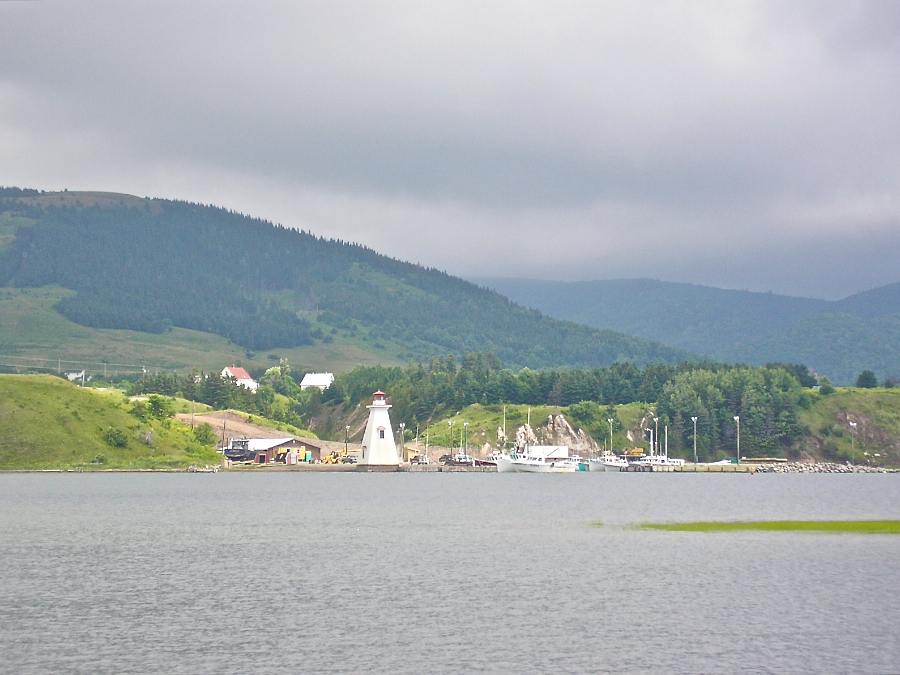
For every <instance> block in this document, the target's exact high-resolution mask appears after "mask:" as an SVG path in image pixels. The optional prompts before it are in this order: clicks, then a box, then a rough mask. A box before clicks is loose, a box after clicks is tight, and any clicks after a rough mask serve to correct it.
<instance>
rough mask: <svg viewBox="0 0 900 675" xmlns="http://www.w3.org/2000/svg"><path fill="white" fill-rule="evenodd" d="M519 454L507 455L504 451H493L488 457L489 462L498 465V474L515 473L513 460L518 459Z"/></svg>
mask: <svg viewBox="0 0 900 675" xmlns="http://www.w3.org/2000/svg"><path fill="white" fill-rule="evenodd" d="M518 457H519V455H518V454H517V453H513V454H511V455H510V454H507V453H505V452H503V451H502V450H492V451H491V454H489V455H488V458H487V461H488V462H491V463H493V464H496V465H497V473H513V472H514V471H515V468H514V467H513V458H518Z"/></svg>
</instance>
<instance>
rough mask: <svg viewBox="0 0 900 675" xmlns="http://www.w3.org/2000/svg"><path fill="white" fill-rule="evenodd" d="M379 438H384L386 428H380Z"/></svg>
mask: <svg viewBox="0 0 900 675" xmlns="http://www.w3.org/2000/svg"><path fill="white" fill-rule="evenodd" d="M378 438H384V429H379V430H378Z"/></svg>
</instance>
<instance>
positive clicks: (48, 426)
mask: <svg viewBox="0 0 900 675" xmlns="http://www.w3.org/2000/svg"><path fill="white" fill-rule="evenodd" d="M180 405H182V406H183V405H184V402H182V403H181V404H180ZM203 408H205V406H197V409H198V411H199V410H201V409H203ZM128 410H129V403H128V402H127V400H126V398H125V397H124V396H123V395H122V393H121V392H118V391H104V390H96V389H90V388H86V389H82V388H80V387H77V386H75V385H74V384H72V383H70V382H68V381H66V380H63V379H60V378H58V377H54V376H51V375H0V469H92V470H100V469H167V468H170V469H178V468H187V467H189V466H191V465H196V466H204V465H212V464H218V462H219V461H220V460H221V456H220V455H219V454H218V453H216V452H215V450H214V449H213V448H212V447H209V446H202V445H200V444H198V443H197V442H196V441H195V440H194V437H193V435H192V432H191V429H190V427H187V426H184V425H181V424H178V423H177V422H174V421H172V420H153V419H150V420H146V421H145V420H142V419H139V418H137V417H135V416H133V415H131V414H129V412H128ZM111 438H116V439H117V440H116V442H114V443H112V442H110V439H111Z"/></svg>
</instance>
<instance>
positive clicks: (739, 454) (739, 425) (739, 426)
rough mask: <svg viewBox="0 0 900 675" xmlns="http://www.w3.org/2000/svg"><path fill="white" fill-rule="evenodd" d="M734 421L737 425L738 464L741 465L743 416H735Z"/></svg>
mask: <svg viewBox="0 0 900 675" xmlns="http://www.w3.org/2000/svg"><path fill="white" fill-rule="evenodd" d="M734 421H735V422H736V423H737V463H738V464H740V463H741V416H740V415H735V416H734Z"/></svg>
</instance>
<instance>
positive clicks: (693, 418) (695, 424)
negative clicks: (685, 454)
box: [691, 417, 697, 468]
mask: <svg viewBox="0 0 900 675" xmlns="http://www.w3.org/2000/svg"><path fill="white" fill-rule="evenodd" d="M691 422H693V423H694V466H695V468H696V465H697V418H696V417H692V418H691Z"/></svg>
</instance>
